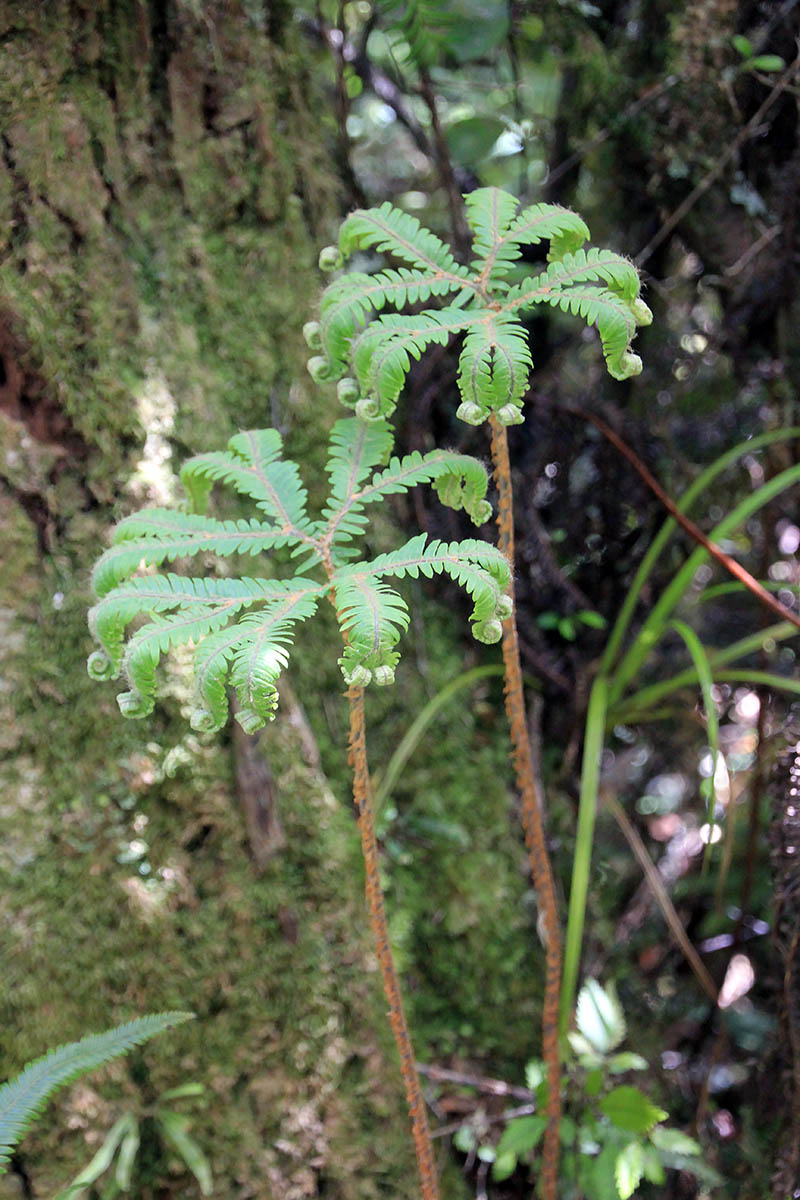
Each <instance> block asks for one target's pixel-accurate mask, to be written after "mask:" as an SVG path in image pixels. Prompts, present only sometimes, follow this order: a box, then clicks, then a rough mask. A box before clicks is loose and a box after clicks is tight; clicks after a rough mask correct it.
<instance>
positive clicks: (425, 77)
mask: <svg viewBox="0 0 800 1200" xmlns="http://www.w3.org/2000/svg"><path fill="white" fill-rule="evenodd" d="M419 91H420V95H421V96H422V99H423V100H424V101H425V105H426V107H427V109H428V112H429V113H430V118H431V133H432V135H433V146H434V150H435V152H436V165H437V166H438V168H439V174H440V176H441V180H442V186H443V187H444V190H445V195H446V196H447V206H448V208H449V209H450V224H451V226H452V230H453V244H454V246H455V247H456V248H457V249H458V250H460V251H461V253H462V254H463V253H465V252H466V250H467V248H468V246H469V243H470V232H469V228H468V226H467V223H466V221H465V220H464V205H463V202H462V199H461V192H460V190H459V187H458V184H457V183H456V177H455V172H454V171H453V164H452V162H451V161H450V151H449V149H448V146H447V140H446V138H445V136H444V130H443V129H442V123H441V121H440V119H439V106H438V104H437V102H436V93H435V92H434V90H433V83H432V81H431V77H430V73H429V72H428V68H427V67H423V66H421V67H420V68H419Z"/></svg>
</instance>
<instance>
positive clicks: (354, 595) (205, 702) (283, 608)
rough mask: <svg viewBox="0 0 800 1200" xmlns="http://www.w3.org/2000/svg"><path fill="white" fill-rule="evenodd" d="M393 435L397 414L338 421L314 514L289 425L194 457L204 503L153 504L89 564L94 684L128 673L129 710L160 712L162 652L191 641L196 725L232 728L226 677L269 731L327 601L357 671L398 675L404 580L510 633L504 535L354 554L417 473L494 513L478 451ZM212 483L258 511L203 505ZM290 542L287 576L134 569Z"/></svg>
mask: <svg viewBox="0 0 800 1200" xmlns="http://www.w3.org/2000/svg"><path fill="white" fill-rule="evenodd" d="M392 442H393V438H392V433H391V430H390V428H389V426H388V424H387V423H386V422H385V421H374V422H370V423H366V422H364V421H362V420H360V419H358V418H348V419H345V420H341V421H337V422H336V424H335V425H334V427H333V430H332V431H331V438H330V456H329V460H328V464H327V472H328V476H329V479H330V498H329V500H328V502H327V504H326V506H325V508H324V510H323V512H322V516H321V519H318V520H314V519H312V518H311V517H309V515H308V513H307V511H306V491H305V488H304V487H303V484H302V482H301V479H300V474H299V471H298V469H297V466H296V464H295V463H293V462H290V461H287V460H285V459H283V458H281V438H280V435H279V434H278V433H277V432H276V431H275V430H274V429H267V430H255V431H253V430H251V431H249V432H245V433H240V434H237V435H236V436H235V437H233V438H231V440H230V442H229V444H228V449H227V450H226V451H223V452H215V453H209V454H200V455H197V456H196V457H195V458H192V459H190V460H189V461H188V462H187V463H186V465H185V466H184V468H183V470H182V472H181V480H182V482H183V485H184V487H185V489H186V492H187V495H188V497H189V499H190V501H191V502H192V505H193V507H194V508H195V510H197V511H196V512H194V513H187V512H175V511H172V510H169V509H162V508H151V509H144V510H143V511H141V512H138V513H135V514H134V515H133V516H131V517H128V518H126V519H125V520H123V521H122V522H120V524H119V525H117V527H116V529H115V531H114V535H113V541H114V545H113V546H112V547H111V548H110V549H109V550H107V551H106V553H105V554H103V556H102V557H101V558H100V560H99V561H98V562H97V564H96V566H95V569H94V574H93V583H94V587H95V590H96V592H97V594H98V595H99V596H100V597H101V598H100V600H99V602H98V603H97V604H96V605H95V606H94V608H93V609H92V610H91V612H90V615H89V621H90V626H91V630H92V633H93V635H94V636H95V638H96V639H97V640H98V641H99V642H100V645H101V646H102V649H101V650H98V651H96V652H95V653H94V654H93V655H92V656H91V658H90V659H89V673H90V674H91V675H92V676H93V678H96V679H108V678H113V677H116V676H117V675H118V674H119V673H120V671H122V672H123V673H124V675H125V676H126V678H127V680H128V683H129V685H130V690H129V691H127V692H123V693H122V694H121V695H120V696H119V705H120V708H121V710H122V712H123V713H124V714H125V715H126V716H130V717H143V716H146V715H147V714H148V713H149V712H151V711H152V708H153V704H154V697H155V671H156V667H157V666H158V663H159V660H160V658H161V655H162V654H163V653H165V652H166V651H168V650H169V649H170V648H172V647H175V646H178V645H186V644H189V643H191V644H193V645H194V647H195V651H194V673H195V682H196V694H197V702H198V703H197V707H196V708H195V710H194V712H193V715H192V724H193V726H194V727H195V728H197V729H201V730H214V729H218V728H220V727H221V726H222V725H223V724H224V722H225V720H226V718H227V715H228V699H227V693H226V684H227V683H228V682H229V683H230V684H231V685H232V686H233V687H234V688H235V690H236V693H237V697H238V701H239V711H238V712H237V714H236V718H237V720H238V721H239V722H240V724H241V725H242V727H243V728H244V729H245V730H246V731H247V732H252V731H253V730H255V729H257V728H259V727H260V726H261V725H263V723H264V721H265V720H267V719H270V718H271V717H272V716H273V714H274V709H275V707H276V704H277V690H276V687H275V682H276V680H277V678H278V675H279V674H280V672H281V671H282V670H283V668H284V667H285V666H286V664H287V661H288V653H289V651H288V647H289V646H290V644H291V642H292V640H293V638H294V632H295V630H294V627H295V625H296V624H298V623H299V622H301V621H304V620H306V619H307V618H308V617H310V616H312V615H313V613H314V611H315V609H316V607H317V605H318V603H319V601H320V600H322V599H325V598H327V599H330V600H331V601H332V602H333V604H334V606H335V608H336V612H337V616H338V620H339V625H340V629H341V632H342V637H343V640H344V643H345V648H344V653H343V655H342V657H341V658H340V660H339V661H340V665H341V668H342V674H343V676H344V679H345V682H346V683H347V684H348V685H351V686H356V687H362V686H364V685H366V684H367V683H369V682H370V680H371V679H374V681H375V682H376V683H379V684H387V683H391V682H392V680H393V678H394V668H395V666H396V664H397V662H398V659H399V654H398V652H397V650H396V649H395V647H396V644H397V642H398V640H399V637H400V634H401V633H402V632H403V630H404V629H405V628H406V626H407V624H408V619H409V618H408V610H407V608H406V605H405V602H404V601H403V599H402V598H401V596H400V595H399V594H398V593H397V592H396V591H395V590H394V589H393V588H392V587H390V586H389V584H388V583H387V582H386V580H387V579H400V578H402V577H403V576H405V575H410V576H412V577H417V576H419V575H426V576H431V575H434V574H441V573H445V574H447V575H449V576H451V578H453V579H454V580H456V581H457V582H458V583H459V584H461V585H462V587H464V588H465V589H466V591H467V592H468V593H469V594H470V596H471V598H472V602H473V612H472V622H473V625H472V629H473V633H474V634H475V636H476V637H477V638H478V639H479V640H481V641H485V642H494V641H498V640H499V639H500V636H501V621H502V620H503V618H504V617H505V616H507V615H508V612H509V606H510V601H509V600H508V598H507V597H506V596H505V594H504V593H505V590H506V587H507V586H508V583H509V570H508V566H507V564H506V562H505V559H504V558H503V556H502V555H501V554H500V552H499V551H498V550H496V549H495V548H494V547H493V546H490V545H488V544H487V543H485V542H481V541H476V540H466V541H462V542H454V543H451V544H449V545H448V544H445V543H443V542H438V541H431V542H427V540H426V536H425V534H419V535H417V536H415V537H413V538H411V540H410V541H408V542H407V543H406V544H405V545H404V546H402V547H401V548H400V549H399V550H395V551H393V552H392V553H390V554H382V555H380V556H379V557H377V558H375V559H373V560H372V561H371V562H354V561H353V557H354V554H355V553H356V551H355V549H354V546H353V539H354V538H355V537H357V536H358V535H359V534H361V533H363V531H364V528H365V526H366V524H367V517H366V516H365V509H366V508H367V506H368V505H370V504H373V503H375V502H376V501H380V500H382V499H383V497H385V496H388V495H391V494H393V493H397V492H403V491H406V490H407V489H408V488H410V487H413V486H414V485H415V484H418V483H424V482H430V483H433V485H434V487H435V488H436V490H437V492H438V494H439V496H440V498H441V500H442V502H443V503H445V504H447V505H449V506H450V507H452V508H456V509H459V508H463V509H465V510H466V511H467V513H468V514H469V516H470V517H471V518H472V520H473V521H474V522H475V523H480V522H483V521H486V520H487V519H488V518H489V516H490V515H491V507H490V505H489V503H488V501H487V500H486V498H485V497H486V489H487V477H486V472H485V470H484V468H483V467H482V465H481V464H480V463H479V462H478V461H477V460H475V459H473V458H470V457H469V456H466V455H462V454H456V453H454V452H451V451H447V450H432V451H430V452H429V453H428V454H419V453H418V452H414V453H412V454H409V455H406V456H405V457H404V458H391V459H390V454H391V449H392ZM382 464H386V465H385V466H383V469H380V470H376V468H377V467H380V466H381V465H382ZM215 483H222V484H225V485H227V486H228V487H229V488H232V489H233V490H234V491H236V492H238V493H239V494H240V495H241V496H243V497H247V498H249V499H250V500H252V501H253V502H254V504H255V507H256V508H257V509H258V510H259V511H260V514H261V515H260V516H259V517H254V518H249V519H239V520H218V519H216V518H214V517H211V516H208V515H206V514H205V508H206V504H207V501H208V497H209V493H210V491H211V489H212V487H213V485H214V484H215ZM281 547H291V548H292V556H293V557H296V558H298V559H299V560H300V561H299V564H298V566H297V568H296V571H295V574H294V576H293V577H291V578H289V579H275V578H251V577H250V576H248V575H244V576H234V575H230V574H227V573H226V574H224V575H222V576H221V577H212V578H209V577H200V576H193V577H188V576H186V575H181V574H176V573H173V572H168V573H166V574H149V573H148V574H143V575H142V574H139V575H136V573H137V572H139V571H140V569H141V568H144V567H158V566H162V565H163V564H165V563H169V562H172V561H173V560H175V559H185V558H190V557H193V556H196V555H197V554H199V553H200V552H201V551H202V552H204V553H208V552H212V553H214V554H215V555H217V556H218V557H219V558H229V557H230V556H232V555H238V556H242V555H251V556H253V555H258V554H260V553H261V552H262V551H263V552H270V551H274V550H276V549H278V548H281ZM134 576H136V577H134ZM315 576H316V578H315ZM320 576H321V577H322V578H320ZM140 617H144V618H146V623H145V624H144V625H142V626H141V627H140V628H139V629H137V631H136V632H135V633H134V634H133V635H132V636H131V637H130V638H129V639H128V641H127V643H126V641H125V637H126V631H127V628H128V626H129V625H130V623H131V622H132V621H134V620H136V619H137V618H140Z"/></svg>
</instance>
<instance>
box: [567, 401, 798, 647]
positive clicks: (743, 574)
mask: <svg viewBox="0 0 800 1200" xmlns="http://www.w3.org/2000/svg"><path fill="white" fill-rule="evenodd" d="M566 411H567V412H571V413H575V415H576V416H577V417H582V418H583V420H584V421H590V422H591V424H592V425H594V426H595V427H596V428H597V429H599V430H600V432H601V433H602V434H603V437H605V438H607V439H608V441H609V442H611V445H612V446H614V447H615V449H617V450H619V452H620V454H621V455H622V456H623V458H626V459H627V460H628V462H629V463H630V464H631V466H632V467H633V469H634V470H635V471H637V472H638V473H639V475H640V476H641V477H642V479H643V480H644V482H645V483H646V484H647V486H648V487H649V488H650V491H651V492H652V493H653V495H654V496H656V497H657V498H658V499H659V500H660V501H661V503H662V504H663V505H664V508H665V509H666V510H667V512H668V513H669V515H670V516H671V517H672V519H673V520H674V521H677V523H678V524H679V525H680V527H681V529H683V530H684V531H685V532H686V533H688V534H689V537H691V538H694V540H695V541H696V542H698V543H699V544H700V545H701V546H702V547H703V549H704V550H707V551H708V553H709V554H710V555H711V557H712V558H714V559H716V561H717V562H718V563H720V565H721V566H723V567H724V568H725V570H726V571H728V572H729V574H731V575H733V576H734V578H735V579H738V580H739V582H740V583H743V584H744V586H745V587H746V588H747V589H748V590H749V591H751V592H752V593H753V595H754V596H757V597H758V599H759V600H760V601H761V603H762V604H764V605H766V607H767V608H770V609H772V611H773V612H774V613H777V614H778V616H779V617H780V618H781V620H782V621H789V622H790V623H791V624H792V625H795V626H796V627H797V628H798V629H800V617H798V615H797V613H793V612H792V610H791V609H790V608H787V607H786V605H785V604H781V602H780V600H778V599H776V597H775V596H772V595H771V594H770V593H769V592H768V591H767V589H766V588H765V587H763V586H762V585H761V584H760V583H759V582H758V580H757V579H754V578H753V576H752V575H751V574H750V572H749V571H747V570H745V568H744V567H743V566H742V565H741V563H738V562H737V561H736V559H735V558H731V556H730V554H726V553H725V551H724V550H722V549H720V547H719V546H718V545H717V544H716V543H715V542H712V541H711V539H710V538H708V537H706V535H705V534H704V533H703V531H702V529H700V528H699V527H698V526H697V525H695V523H694V521H690V520H689V518H688V517H687V516H686V515H685V514H684V513H682V512H681V510H680V509H679V508H678V506H677V504H675V502H674V500H672V499H671V497H670V496H668V495H667V493H666V492H665V491H664V489H663V488H662V486H661V484H660V483H659V482H658V480H657V479H656V478H655V476H654V475H653V474H652V473H651V472H650V471H649V470H648V469H647V467H646V466H645V464H644V463H643V462H642V460H641V459H640V458H639V455H638V454H637V453H636V452H635V451H634V450H632V449H631V447H630V446H629V445H628V443H627V442H626V441H625V440H624V439H623V438H621V437H620V436H619V434H618V433H617V432H616V430H614V429H612V428H611V426H610V425H608V424H606V422H605V421H604V420H603V419H602V417H598V416H597V414H596V413H593V412H591V411H590V410H589V409H588V408H576V407H574V406H573V405H569V406H568V407H567V408H566Z"/></svg>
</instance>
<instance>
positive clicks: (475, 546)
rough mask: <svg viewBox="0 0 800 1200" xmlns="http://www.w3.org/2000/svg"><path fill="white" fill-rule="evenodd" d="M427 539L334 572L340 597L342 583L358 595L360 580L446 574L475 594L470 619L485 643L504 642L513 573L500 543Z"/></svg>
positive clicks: (366, 583) (419, 537)
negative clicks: (493, 544) (500, 549)
mask: <svg viewBox="0 0 800 1200" xmlns="http://www.w3.org/2000/svg"><path fill="white" fill-rule="evenodd" d="M425 542H426V535H425V534H424V533H422V534H418V535H417V536H416V537H413V538H411V540H410V541H409V542H407V543H406V544H405V546H401V548H400V549H399V550H393V551H391V552H390V553H388V554H381V555H379V556H378V558H375V559H373V560H372V561H371V562H368V563H357V564H350V565H348V566H345V567H341V568H339V569H338V570H337V571H336V573H335V575H334V587H335V589H336V594H337V598H338V596H339V593H340V589H341V588H342V586H345V587H347V588H349V589H351V592H350V594H351V595H352V596H355V597H357V596H358V595H359V594H360V592H359V590H358V588H356V586H355V585H356V584H358V587H359V588H362V587H367V586H369V585H370V581H373V580H378V579H382V578H384V577H385V576H391V577H393V578H396V579H400V578H402V577H403V576H405V575H409V576H411V578H412V579H416V578H418V577H419V576H420V575H424V576H426V577H427V578H431V577H432V576H433V575H438V574H441V573H442V572H444V573H445V574H447V575H449V576H450V577H451V579H454V580H455V581H456V583H458V584H460V586H461V587H463V588H464V589H465V590H466V591H467V593H468V594H469V595H470V596H471V598H472V603H473V611H472V615H471V617H470V620H471V621H472V622H473V633H474V635H475V636H476V637H477V638H479V639H480V640H483V641H489V642H494V641H498V640H499V638H500V636H501V632H502V630H501V626H500V622H501V621H502V620H504V619H505V618H506V617H507V616H508V615H509V613H510V608H509V601H508V598H507V596H506V595H505V591H506V589H507V587H508V585H509V582H510V572H509V568H508V563H507V562H506V559H505V556H504V555H503V554H501V553H500V551H499V550H498V549H497V548H496V547H495V546H490V545H489V544H488V543H487V542H479V541H476V540H475V539H467V540H465V541H463V542H451V543H449V544H448V543H446V542H439V541H433V542H431V543H430V544H428V545H426V544H425ZM364 619H365V620H366V619H367V618H366V616H365V618H364Z"/></svg>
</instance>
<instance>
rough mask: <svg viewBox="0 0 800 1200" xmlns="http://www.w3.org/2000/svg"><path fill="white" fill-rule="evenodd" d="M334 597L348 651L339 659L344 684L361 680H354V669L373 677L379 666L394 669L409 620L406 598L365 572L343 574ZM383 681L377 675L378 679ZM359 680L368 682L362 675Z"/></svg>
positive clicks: (336, 585)
mask: <svg viewBox="0 0 800 1200" xmlns="http://www.w3.org/2000/svg"><path fill="white" fill-rule="evenodd" d="M334 596H335V600H336V612H337V616H338V619H339V625H340V628H341V630H342V637H343V638H344V641H345V652H344V655H343V656H342V658H341V659H340V660H339V662H340V666H341V667H342V672H343V674H344V677H345V681H346V682H347V683H348V684H350V683H356V682H358V680H359V677H358V676H357V677H355V678H354V677H353V671H354V669H355V668H360V670H361V672H362V673H363V672H367V671H368V672H370V674H372V673H374V672H376V670H377V669H378V668H380V667H384V668H385V667H388V668H389V669H390V670H393V669H394V667H395V665H396V663H397V658H398V655H397V654H396V653H393V650H394V646H395V644H396V642H397V641H398V639H399V637H400V634H401V633H403V632H404V631H405V630H406V629H407V628H408V621H409V616H408V608H407V606H406V603H405V601H404V600H403V598H402V597H401V596H399V595H398V593H397V592H395V591H394V590H393V589H392V588H390V587H388V586H387V585H386V584H385V583H381V582H379V581H378V580H377V579H375V578H374V577H371V576H369V575H365V574H363V573H354V574H352V575H342V577H341V578H339V579H337V580H336V581H335V582H334ZM383 678H384V676H383V675H382V674H379V675H378V680H381V679H383ZM360 680H361V682H362V684H364V683H367V682H369V678H364V675H363V674H361V676H360ZM387 682H388V680H387Z"/></svg>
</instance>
